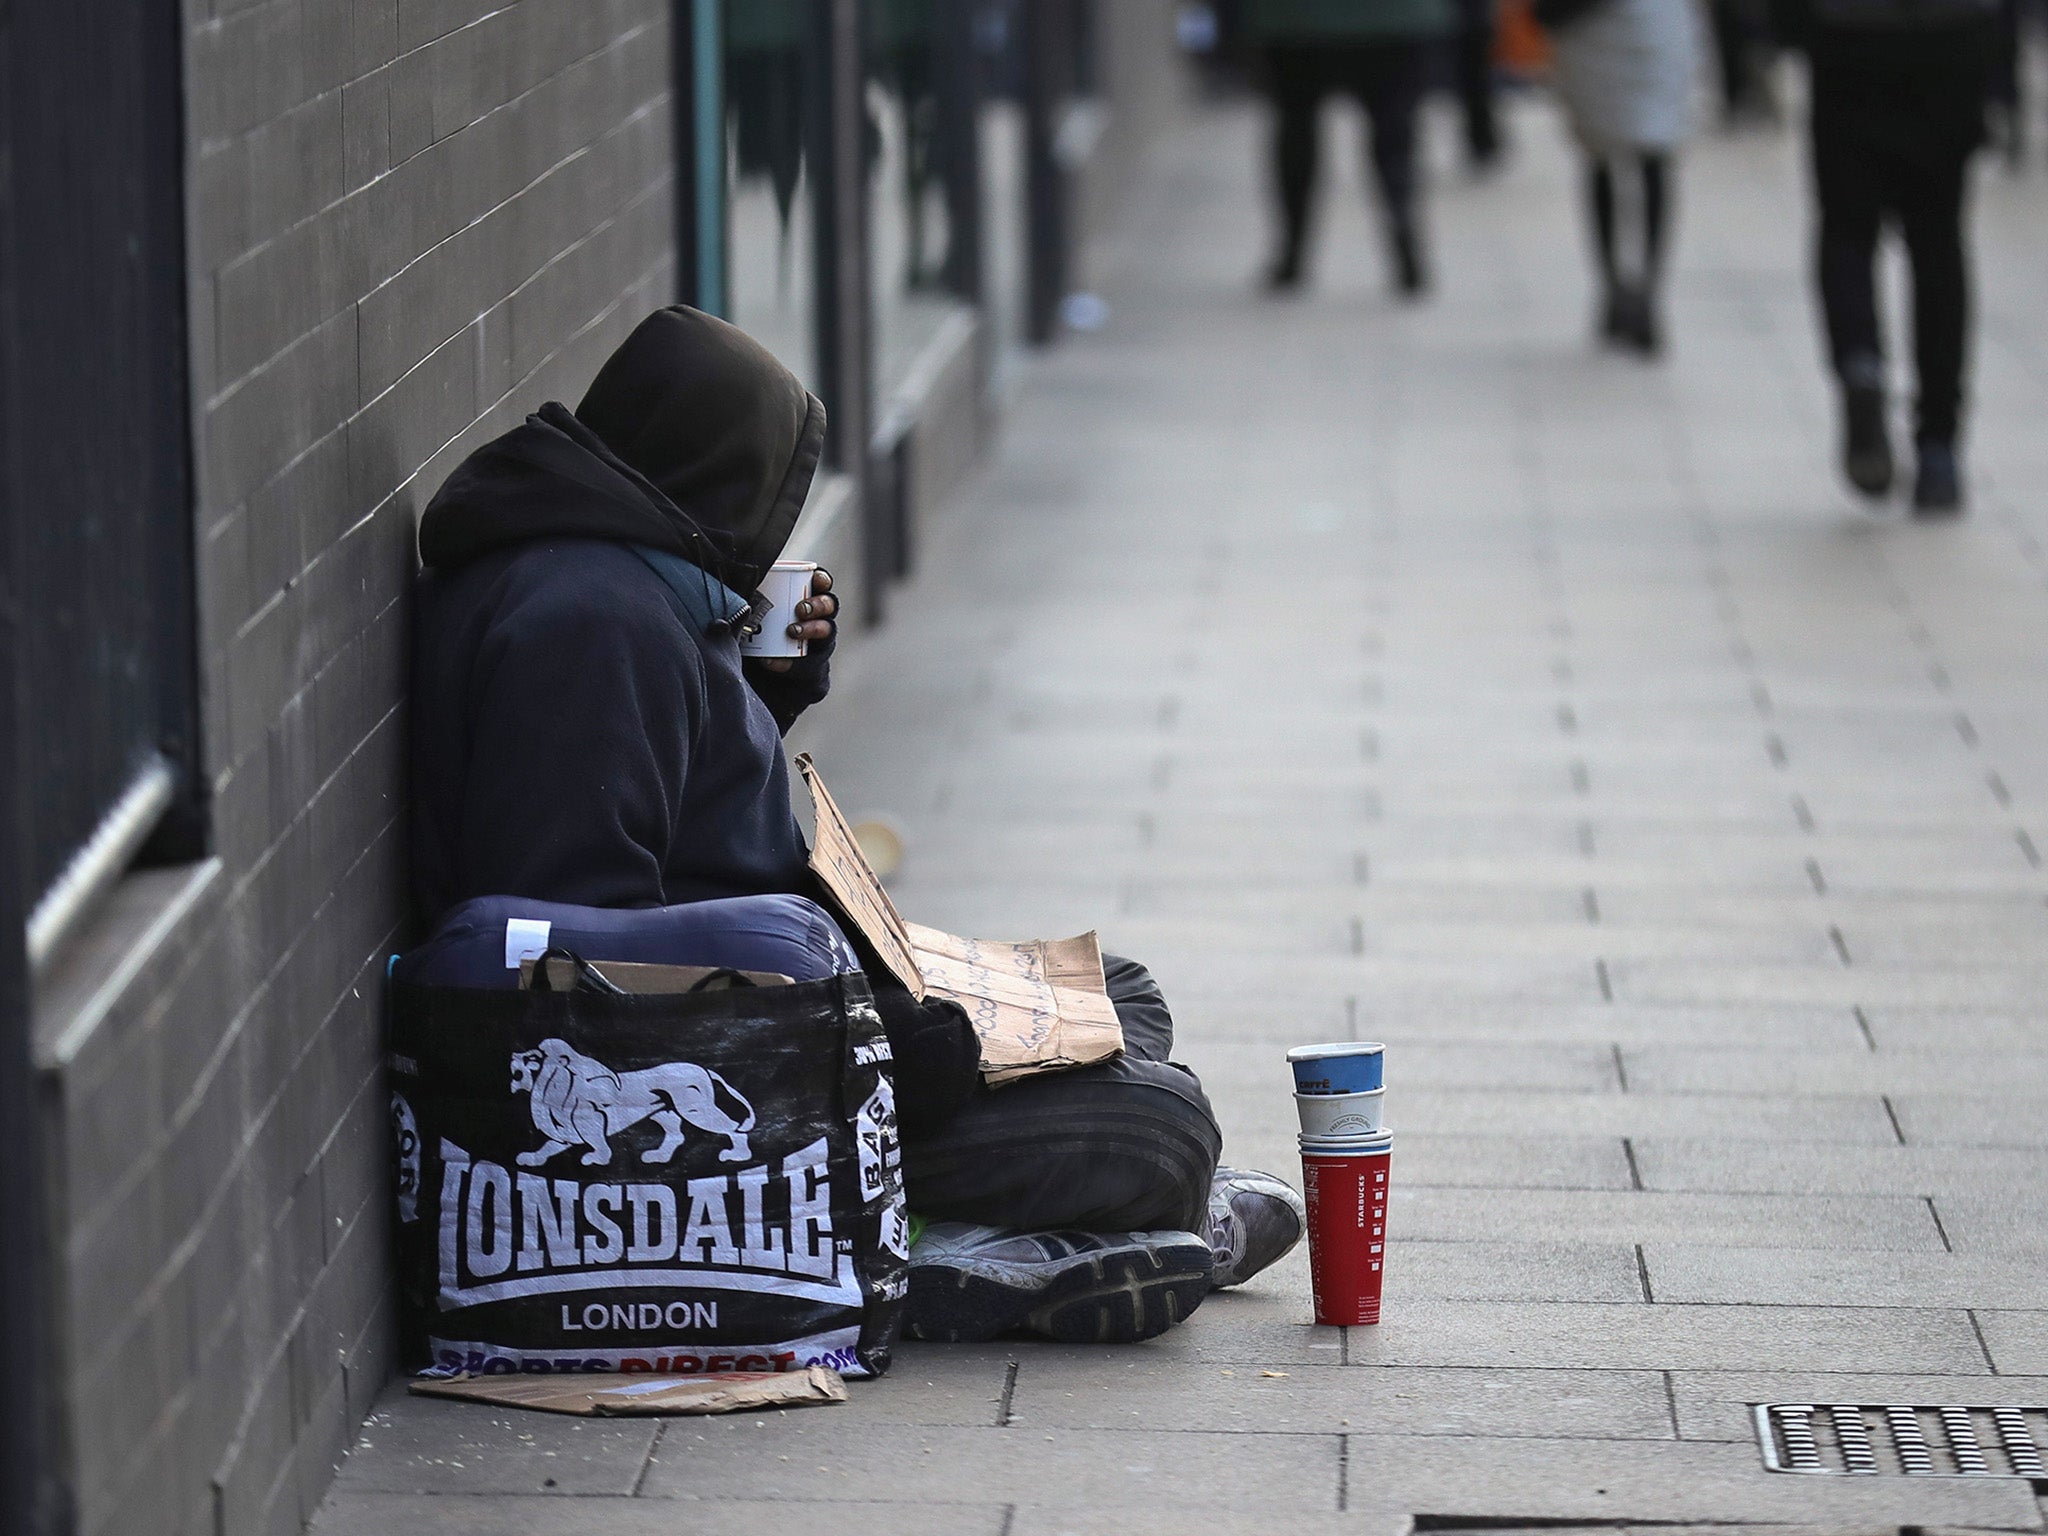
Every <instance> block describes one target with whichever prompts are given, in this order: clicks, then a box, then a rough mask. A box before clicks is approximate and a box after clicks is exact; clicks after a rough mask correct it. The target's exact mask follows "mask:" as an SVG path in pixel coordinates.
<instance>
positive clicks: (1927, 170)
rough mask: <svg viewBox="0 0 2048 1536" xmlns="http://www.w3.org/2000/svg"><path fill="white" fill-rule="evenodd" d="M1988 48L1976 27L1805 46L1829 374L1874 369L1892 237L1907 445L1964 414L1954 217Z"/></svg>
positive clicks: (1834, 36) (1959, 235)
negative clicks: (1899, 295) (1901, 308)
mask: <svg viewBox="0 0 2048 1536" xmlns="http://www.w3.org/2000/svg"><path fill="white" fill-rule="evenodd" d="M1989 44H1990V34H1989V30H1988V28H1986V27H1982V26H1977V25H1964V26H1947V27H1928V28H1916V29H1912V30H1904V29H1900V30H1893V31H1882V30H1877V29H1853V28H1846V27H1842V28H1834V27H1822V28H1819V29H1817V31H1816V32H1815V34H1814V37H1813V40H1812V43H1811V48H1810V56H1811V59H1812V64H1813V179H1814V189H1815V192H1816V194H1817V196H1818V198H1819V202H1820V237H1819V241H1818V249H1817V252H1816V265H1817V267H1818V275H1819V281H1820V295H1821V307H1822V310H1823V313H1824V314H1825V316H1826V320H1827V337H1828V351H1829V355H1830V357H1831V359H1832V361H1833V364H1834V367H1835V371H1836V373H1837V374H1839V375H1841V376H1843V377H1844V378H1848V377H1851V376H1856V375H1860V374H1861V373H1862V371H1863V370H1864V369H1865V368H1866V367H1867V366H1868V361H1869V360H1870V359H1872V358H1879V357H1882V356H1883V355H1884V337H1883V330H1882V327H1881V326H1880V324H1879V321H1878V312H1877V280H1876V258H1877V244H1878V237H1879V235H1880V234H1881V233H1882V232H1883V229H1884V227H1885V225H1886V224H1887V223H1894V224H1896V226H1897V227H1898V231H1899V234H1900V235H1901V236H1902V237H1903V238H1904V240H1905V245H1906V252H1907V255H1908V257H1909V258H1910V259H1911V262H1912V267H1913V362H1914V369H1915V372H1916V373H1917V375H1918V379H1919V400H1918V413H1919V419H1918V427H1917V436H1918V437H1919V438H1920V440H1922V441H1932V442H1942V443H1946V442H1951V441H1953V440H1954V438H1955V435H1956V429H1957V426H1958V423H1959V420H1960V417H1961V413H1962V401H1963V371H1964V366H1965V364H1966V362H1967V354H1968V338H1969V325H1970V272H1969V259H1968V256H1967V254H1966V252H1965V249H1964V235H1963V221H1964V211H1965V210H1964V204H1965V197H1966V192H1967V189H1968V175H1969V160H1970V156H1971V154H1972V153H1973V152H1974V151H1975V150H1976V149H1977V147H1978V146H1979V145H1980V144H1981V143H1982V142H1983V138H1984V104H1985V95H1986V87H1987V83H1988V64H1989Z"/></svg>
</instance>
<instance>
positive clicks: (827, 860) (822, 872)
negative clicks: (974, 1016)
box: [796, 752, 925, 1001]
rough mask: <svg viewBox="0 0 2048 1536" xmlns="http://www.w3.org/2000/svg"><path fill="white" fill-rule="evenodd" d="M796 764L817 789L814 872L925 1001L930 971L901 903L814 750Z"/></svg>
mask: <svg viewBox="0 0 2048 1536" xmlns="http://www.w3.org/2000/svg"><path fill="white" fill-rule="evenodd" d="M796 767H797V772H799V773H801V774H802V775H803V776H804V784H805V785H806V786H807V787H808V788H809V790H810V792H811V809H812V811H813V812H814V813H815V817H816V821H817V835H816V837H814V838H813V839H812V841H813V843H814V844H815V846H814V847H813V848H812V849H811V873H812V874H814V875H816V876H817V877H818V880H819V882H820V883H821V884H823V886H824V887H825V889H826V890H828V891H830V892H831V893H832V899H833V900H834V901H835V902H837V903H838V904H839V914H840V916H842V917H844V918H845V919H846V920H847V921H848V922H850V923H852V924H853V926H854V927H856V928H858V929H859V930H860V933H861V937H862V938H864V939H866V940H867V941H868V943H869V944H871V945H873V946H874V949H875V953H877V954H878V955H880V956H881V957H882V963H883V964H884V965H886V966H887V967H888V968H889V973H890V974H891V975H893V976H894V977H895V978H896V979H897V980H898V981H900V982H901V983H902V984H903V985H904V986H906V987H908V988H910V995H911V996H912V997H915V998H917V999H918V1000H919V1001H922V1000H923V999H924V995H925V983H924V974H923V973H922V972H921V971H920V970H919V969H918V964H917V961H916V959H915V958H914V957H913V956H912V955H911V952H910V934H909V932H908V931H907V930H906V929H905V927H904V924H903V918H902V916H901V915H900V914H899V913H898V912H897V911H896V903H895V902H893V901H891V900H890V899H889V893H888V892H887V891H885V890H883V889H882V881H881V878H880V877H879V876H878V875H876V873H875V872H874V870H873V869H872V868H871V867H870V866H869V864H868V859H867V855H866V854H864V853H862V852H861V851H860V844H859V843H858V842H856V841H854V836H853V828H851V827H849V826H848V825H847V824H846V818H845V817H844V816H842V815H841V814H840V813H839V806H838V805H837V803H836V802H834V800H833V799H832V795H831V792H830V791H829V790H827V789H826V788H825V781H824V780H823V779H821V778H820V777H819V776H818V766H817V764H815V763H813V762H812V761H811V754H810V753H808V752H805V753H802V754H800V755H799V756H798V757H797V760H796Z"/></svg>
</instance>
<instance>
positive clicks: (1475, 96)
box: [1451, 0, 1500, 163]
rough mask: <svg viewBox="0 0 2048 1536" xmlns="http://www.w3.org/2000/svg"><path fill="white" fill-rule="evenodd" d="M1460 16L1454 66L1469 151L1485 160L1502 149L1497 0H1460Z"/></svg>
mask: <svg viewBox="0 0 2048 1536" xmlns="http://www.w3.org/2000/svg"><path fill="white" fill-rule="evenodd" d="M1457 18H1458V29H1457V32H1456V34H1455V36H1454V37H1453V39H1452V45H1451V67H1452V74H1453V77H1454V79H1455V81H1456V84H1457V88H1458V109H1459V111H1460V112H1461V113H1462V114H1463V115H1464V119H1465V153H1466V154H1467V155H1469V156H1470V157H1471V158H1472V159H1473V160H1475V161H1478V162H1481V163H1484V162H1485V161H1488V160H1491V159H1492V158H1493V157H1494V156H1495V155H1496V154H1498V153H1499V152H1500V121H1499V118H1498V117H1497V115H1496V113H1495V110H1494V82H1493V48H1494V41H1495V36H1494V34H1495V20H1494V0H1458V5H1457Z"/></svg>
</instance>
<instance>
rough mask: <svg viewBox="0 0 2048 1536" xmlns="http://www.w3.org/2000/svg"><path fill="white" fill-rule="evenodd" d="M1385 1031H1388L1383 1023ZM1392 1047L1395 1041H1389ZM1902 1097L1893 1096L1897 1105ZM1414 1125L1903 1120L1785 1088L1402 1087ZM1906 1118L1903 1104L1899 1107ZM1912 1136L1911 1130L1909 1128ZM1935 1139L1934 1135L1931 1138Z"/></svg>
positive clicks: (1759, 1126) (1867, 1124)
mask: <svg viewBox="0 0 2048 1536" xmlns="http://www.w3.org/2000/svg"><path fill="white" fill-rule="evenodd" d="M1380 1033H1385V1031H1380ZM1388 1049H1389V1051H1390V1052H1391V1051H1392V1050H1393V1042H1392V1041H1389V1042H1388ZM1900 1102H1901V1101H1900V1100H1898V1099H1894V1100H1893V1103H1894V1105H1895V1107H1896V1106H1898V1105H1899V1104H1900ZM1400 1103H1401V1121H1402V1127H1403V1129H1405V1130H1408V1131H1411V1132H1417V1131H1420V1132H1431V1133H1443V1132H1448V1131H1452V1130H1465V1131H1483V1132H1486V1133H1488V1134H1492V1135H1499V1136H1508V1135H1515V1136H1541V1135H1546V1134H1547V1135H1551V1136H1556V1135H1558V1134H1560V1133H1562V1134H1564V1135H1567V1136H1570V1137H1599V1138H1605V1137H1629V1138H1642V1137H1659V1136H1662V1137H1675V1138H1700V1137H1706V1136H1710V1135H1711V1136H1740V1137H1753V1138H1755V1139H1757V1140H1760V1141H1768V1142H1771V1143H1772V1144H1774V1145H1783V1144H1785V1143H1788V1142H1801V1141H1835V1142H1849V1143H1854V1144H1857V1145H1862V1146H1894V1145H1896V1144H1897V1143H1898V1139H1899V1127H1898V1124H1897V1123H1895V1121H1894V1119H1893V1117H1892V1115H1891V1114H1890V1113H1888V1112H1887V1111H1886V1109H1885V1103H1884V1096H1883V1095H1881V1094H1870V1095H1867V1096H1865V1097H1863V1098H1851V1097H1848V1096H1846V1095H1844V1096H1840V1097H1832V1096H1831V1097H1825V1098H1807V1097H1798V1096H1795V1095H1792V1094H1785V1093H1762V1092H1753V1093H1640V1092H1636V1091H1634V1090H1633V1088H1631V1091H1629V1092H1627V1093H1573V1092H1569V1091H1560V1090H1556V1089H1542V1088H1536V1089H1528V1090H1522V1091H1516V1090H1510V1089H1465V1090H1452V1089H1430V1088H1424V1089H1420V1090H1417V1091H1413V1092H1404V1093H1403V1094H1402V1095H1401V1101H1400ZM1899 1115H1900V1118H1901V1120H1903V1117H1904V1111H1903V1109H1900V1110H1899ZM1908 1134H1909V1136H1910V1132H1909V1133H1908ZM1928 1139H1933V1138H1928Z"/></svg>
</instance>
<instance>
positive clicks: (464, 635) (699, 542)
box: [412, 307, 830, 922]
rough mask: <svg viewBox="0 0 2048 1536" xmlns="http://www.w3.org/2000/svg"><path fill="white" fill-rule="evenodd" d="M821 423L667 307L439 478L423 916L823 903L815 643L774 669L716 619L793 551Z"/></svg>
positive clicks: (417, 882) (416, 673) (737, 348)
mask: <svg viewBox="0 0 2048 1536" xmlns="http://www.w3.org/2000/svg"><path fill="white" fill-rule="evenodd" d="M824 432H825V413H824V408H823V407H822V406H821V405H820V404H819V403H818V401H817V400H816V399H814V398H813V397H812V396H811V395H809V394H808V393H807V392H806V391H805V390H804V388H803V386H802V385H801V384H800V383H798V381H797V380H796V379H795V377H794V376H793V375H791V374H790V372H789V371H788V370H787V369H786V368H784V367H783V366H782V365H781V364H780V363H779V362H777V361H776V360H775V359H774V358H773V357H772V356H771V355H770V354H769V353H768V352H767V351H766V349H764V348H762V347H761V346H759V345H758V344H757V343H755V342H754V341H753V340H751V339H750V338H749V337H747V336H746V335H745V334H744V333H742V332H740V331H738V330H736V329H735V328H733V327H732V326H730V325H727V324H725V323H724V322H722V321H719V320H716V319H713V318H712V317H710V316H708V315H704V314H701V313H699V312H697V311H695V310H691V309H685V308H680V307H679V308H674V309H666V310H661V311H658V312H657V313H655V314H654V315H651V316H649V317H648V319H647V320H646V321H644V322H643V323H642V324H641V325H640V327H639V328H638V329H637V330H636V331H635V332H634V333H633V336H632V337H631V339H629V340H628V341H627V342H626V343H625V345H624V346H622V347H621V348H620V349H619V351H618V352H617V353H615V354H614V355H613V356H612V358H611V360H610V361H608V362H607V363H606V364H605V366H604V369H603V370H602V371H601V372H600V373H599V375H598V377H597V380H596V381H595V382H594V383H593V384H592V386H591V388H590V391H589V393H588V394H587V395H586V396H585V397H584V399H583V401H582V403H581V404H580V405H579V406H578V407H577V409H576V411H575V412H574V413H571V412H570V411H568V410H567V409H565V408H564V407H563V406H561V405H558V404H552V403H551V404H548V405H546V406H543V407H542V408H541V410H540V411H539V412H538V413H536V414H535V415H533V416H530V417H528V418H527V420H526V422H525V424H524V425H522V426H519V427H517V428H515V429H513V430H512V431H511V432H508V433H506V434H505V435H504V436H503V437H500V438H497V439H495V440H494V441H492V442H489V443H486V444H485V445H484V446H483V447H481V448H479V449H478V450H477V451H476V452H475V453H473V454H471V455H470V456H469V458H468V459H466V460H464V461H463V463H462V464H461V465H460V466H459V467H458V468H457V469H456V470H455V472H454V473H453V474H452V475H451V476H449V478H448V481H447V483H446V484H445V485H444V486H443V487H442V488H441V490H440V492H439V494H437V495H436V496H435V497H434V499H433V501H432V502H431V503H430V504H429V505H428V507H427V510H426V512H425V514H424V515H423V516H422V518H421V520H420V557H421V561H422V563H423V565H424V567H425V569H424V570H423V571H422V572H421V575H420V579H419V587H418V593H417V604H416V610H415V626H414V646H413V656H414V665H413V696H412V732H413V739H412V760H413V786H412V788H413V884H414V894H415V897H416V899H417V903H418V906H419V909H420V912H421V915H422V916H423V917H424V918H426V919H427V920H428V921H430V922H431V921H432V920H433V919H434V918H435V917H437V916H438V915H439V914H440V913H442V912H444V911H446V910H447V909H448V908H450V907H452V906H454V905H455V904H456V903H458V902H461V901H465V900H467V899H469V898H471V897H474V896H492V895H495V896H527V897H532V898H534V899H536V900H544V901H558V902H573V903H576V904H579V905H583V906H593V907H642V906H666V905H670V904H673V903H676V902H685V901H697V900H702V899H705V898H709V897H717V896H741V895H754V894H761V893H767V892H795V893H798V894H803V895H813V894H815V889H814V886H813V884H812V880H811V876H810V873H809V870H808V867H807V857H808V855H807V850H806V848H805V845H804V840H803V834H802V832H801V831H800V830H799V828H798V826H797V823H796V820H795V817H794V816H793V814H792V812H791V809H790V794H789V778H788V769H787V767H786V765H785V762H784V759H783V753H782V746H781V736H782V733H783V731H785V730H787V729H788V727H789V726H790V724H791V723H792V722H793V721H794V720H795V719H796V717H797V715H798V714H799V713H801V711H802V710H803V708H804V707H805V706H806V705H808V704H810V703H812V702H815V701H816V700H817V699H819V698H822V697H823V696H824V694H825V690H826V688H827V686H828V677H827V653H828V652H829V649H830V647H829V646H824V647H819V646H815V645H814V646H813V648H812V655H810V656H808V657H806V658H804V659H803V660H801V661H799V662H798V663H797V664H796V665H795V667H794V668H792V670H791V671H789V672H787V673H783V674H780V675H778V674H774V673H769V672H767V671H765V670H764V669H762V668H761V667H760V666H759V664H758V663H753V662H743V661H742V659H741V656H740V651H739V640H738V635H737V632H736V630H737V626H736V625H735V624H734V623H732V622H730V620H731V618H732V616H733V615H734V613H735V611H739V610H743V603H742V602H741V598H743V597H750V596H751V595H752V594H753V593H754V592H755V590H756V588H757V587H758V585H759V583H760V581H761V578H762V576H763V575H764V574H765V573H766V571H767V569H768V567H769V566H770V565H771V564H772V563H773V562H774V560H775V558H776V556H777V555H778V554H780V553H781V550H782V547H783V545H784V544H785V543H786V542H787V540H788V538H789V533H790V529H791V528H792V527H793V526H794V524H795V522H796V517H797V513H798V512H799V511H800V510H801V509H802V506H803V500H804V496H805V493H806V492H807V491H808V489H809V486H810V482H811V477H812V475H813V473H814V472H815V470H816V468H817V464H818V455H819V450H820V448H821V446H822V444H823V440H824ZM650 557H652V558H650ZM662 557H678V558H672V559H663V558H662ZM682 562H689V563H688V564H683V563H682ZM657 565H662V566H665V567H666V569H667V571H668V573H669V574H668V576H667V577H666V578H665V577H664V575H663V574H662V573H661V572H660V571H658V570H657V569H656V566H657ZM699 573H701V577H700V580H701V585H702V588H703V590H702V592H701V593H692V592H684V593H682V594H680V595H679V593H678V591H677V587H678V586H680V585H682V583H681V582H680V581H678V580H677V579H676V578H677V576H678V574H683V575H688V576H698V574H699ZM735 593H737V594H739V596H737V597H736V596H735V595H734V594H735ZM686 597H689V598H692V599H699V600H693V601H685V598H686Z"/></svg>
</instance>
